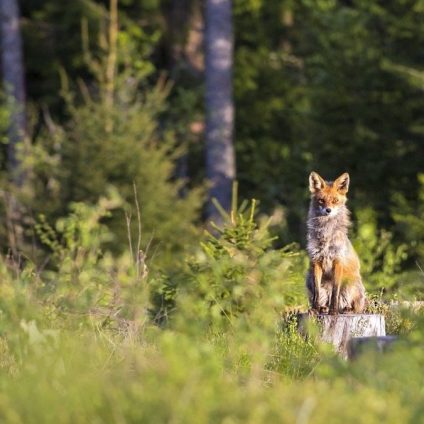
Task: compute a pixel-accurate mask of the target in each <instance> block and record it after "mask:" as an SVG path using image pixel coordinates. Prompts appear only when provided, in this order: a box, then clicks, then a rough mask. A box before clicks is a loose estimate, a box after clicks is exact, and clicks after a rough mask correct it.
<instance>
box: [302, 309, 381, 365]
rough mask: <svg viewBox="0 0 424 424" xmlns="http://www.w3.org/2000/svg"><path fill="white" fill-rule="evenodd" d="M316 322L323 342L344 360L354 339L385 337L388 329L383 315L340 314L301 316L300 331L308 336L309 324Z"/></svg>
mask: <svg viewBox="0 0 424 424" xmlns="http://www.w3.org/2000/svg"><path fill="white" fill-rule="evenodd" d="M311 319H312V320H316V321H317V323H318V327H319V334H320V338H321V340H322V341H324V342H326V343H330V344H332V345H333V346H334V349H335V350H336V352H338V353H339V354H340V355H341V356H343V357H344V358H347V357H348V350H347V345H348V342H349V340H350V339H351V338H353V337H372V336H385V335H386V328H385V321H384V316H383V315H378V314H340V315H326V314H319V315H316V316H313V315H309V314H307V313H306V314H300V315H299V321H298V323H299V330H300V331H301V332H302V333H303V334H305V335H307V334H308V329H307V327H308V325H307V324H308V322H310V320H311Z"/></svg>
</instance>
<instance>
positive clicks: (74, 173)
mask: <svg viewBox="0 0 424 424" xmlns="http://www.w3.org/2000/svg"><path fill="white" fill-rule="evenodd" d="M125 28H126V27H125ZM126 29H127V30H128V28H126ZM109 30H110V31H114V30H115V31H117V30H116V29H114V28H113V27H112V26H111V27H110V28H109ZM99 36H100V37H102V36H103V37H105V36H106V35H105V34H104V33H103V32H101V33H100V35H99ZM116 37H117V43H116V45H115V46H113V45H111V44H110V43H109V44H106V46H104V48H102V49H99V50H98V51H95V52H92V51H91V50H90V49H89V45H87V46H86V60H87V63H88V64H89V66H90V69H92V72H93V75H94V76H95V85H94V84H93V85H92V86H91V87H88V86H87V85H85V84H84V83H82V82H81V84H80V87H81V94H82V96H83V98H84V100H83V101H82V102H79V101H78V99H77V98H75V97H76V96H74V95H73V92H72V91H70V90H69V86H68V80H67V77H66V75H62V79H63V96H64V98H65V100H66V104H67V112H68V120H67V122H66V124H64V125H63V126H62V127H58V126H57V125H55V124H53V123H51V128H50V131H49V132H46V133H44V134H43V143H44V144H38V145H35V146H34V147H33V150H32V154H31V155H29V157H28V158H27V159H26V160H25V164H26V166H27V168H28V169H29V172H28V174H29V176H30V177H31V182H33V188H34V189H35V191H36V193H33V195H32V196H31V197H30V198H29V199H26V200H25V203H26V204H27V205H30V207H31V209H32V211H33V213H39V212H42V213H45V214H46V215H47V217H48V218H57V217H59V216H63V215H64V214H66V213H67V209H66V207H67V206H68V205H70V204H72V203H75V202H79V203H80V202H88V203H90V204H93V203H95V202H96V201H97V199H98V198H100V197H101V196H104V195H105V193H106V192H107V191H108V190H109V189H110V188H114V189H116V190H117V191H118V192H119V195H120V197H121V198H122V200H123V202H122V208H120V209H118V210H116V211H113V212H112V213H111V215H110V216H109V217H108V218H107V220H106V221H105V222H106V223H107V225H108V227H109V228H110V229H111V231H112V232H113V233H114V234H115V238H114V240H113V243H111V244H110V246H109V247H111V248H113V250H114V251H115V252H118V253H119V252H122V251H123V249H124V248H125V247H126V245H127V243H128V236H130V239H132V240H138V242H137V245H138V248H140V247H143V248H144V247H146V246H149V247H150V249H152V250H153V251H157V249H158V246H160V250H159V251H160V253H158V254H156V255H152V258H153V261H154V263H160V264H161V265H163V266H165V267H166V266H169V264H171V263H172V265H173V266H174V264H175V258H176V257H178V254H179V253H181V252H182V251H184V250H185V249H190V246H191V244H192V243H193V242H194V241H195V240H196V239H197V235H198V230H197V228H196V227H195V224H196V223H197V221H198V219H199V211H200V207H201V203H202V193H201V190H200V189H192V190H186V191H185V197H184V198H183V197H181V195H180V192H181V188H182V186H183V185H184V182H183V181H182V180H178V179H177V178H176V177H175V164H176V161H177V160H178V158H179V157H180V156H181V155H182V154H183V153H184V149H183V148H182V147H179V148H176V143H175V140H174V136H173V133H172V132H171V131H168V130H166V128H160V126H159V122H160V119H161V116H162V113H163V111H164V110H165V109H166V96H167V94H168V91H169V89H168V87H167V86H166V85H165V84H163V83H162V82H161V81H159V82H158V83H157V85H156V86H155V87H153V88H148V89H147V88H143V85H144V79H145V78H146V76H147V74H149V69H148V68H149V66H148V63H147V62H144V61H142V60H141V59H136V58H135V59H134V60H132V59H131V58H132V57H134V51H135V44H134V40H133V39H132V38H128V34H127V33H126V32H125V31H124V30H121V31H119V32H117V34H116ZM87 44H89V41H88V40H87ZM114 52H116V55H115V53H114ZM111 70H112V71H111ZM139 90H141V91H139ZM47 166H50V168H47ZM40 181H41V182H42V183H41V184H40ZM46 203H47V204H48V209H47V210H46V207H45V205H46ZM140 217H142V220H143V227H142V228H141V226H140Z"/></svg>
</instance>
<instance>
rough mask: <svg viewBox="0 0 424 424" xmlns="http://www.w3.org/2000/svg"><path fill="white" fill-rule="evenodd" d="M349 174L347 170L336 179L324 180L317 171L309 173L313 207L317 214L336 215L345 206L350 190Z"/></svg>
mask: <svg viewBox="0 0 424 424" xmlns="http://www.w3.org/2000/svg"><path fill="white" fill-rule="evenodd" d="M349 181H350V179H349V174H348V173H347V172H345V173H344V174H342V175H340V177H338V178H337V179H336V180H335V181H324V180H323V179H322V178H321V177H320V176H319V175H318V174H317V173H316V172H312V173H311V175H309V190H310V192H311V208H313V211H314V212H315V214H316V215H317V216H328V217H331V216H335V215H337V214H338V213H339V212H340V210H341V208H343V207H344V205H345V203H346V201H347V197H346V194H347V192H348V190H349Z"/></svg>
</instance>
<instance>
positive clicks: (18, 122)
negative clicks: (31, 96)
mask: <svg viewBox="0 0 424 424" xmlns="http://www.w3.org/2000/svg"><path fill="white" fill-rule="evenodd" d="M0 21H1V39H2V54H1V59H2V60H1V62H2V72H3V82H4V90H5V93H6V95H7V97H8V101H9V102H10V114H11V115H10V125H9V134H8V135H9V144H8V151H7V158H8V166H9V171H10V173H11V176H12V180H13V181H14V182H15V183H16V184H17V185H18V186H19V185H21V184H22V179H23V174H22V171H21V170H20V166H19V160H18V158H17V143H18V142H20V141H23V140H24V139H25V136H26V117H25V86H24V65H23V59H22V56H23V54H22V40H21V32H20V27H19V8H18V2H17V0H1V1H0Z"/></svg>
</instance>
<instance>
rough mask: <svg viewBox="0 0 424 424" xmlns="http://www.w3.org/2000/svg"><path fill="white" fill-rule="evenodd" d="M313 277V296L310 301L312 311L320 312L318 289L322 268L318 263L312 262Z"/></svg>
mask: <svg viewBox="0 0 424 424" xmlns="http://www.w3.org/2000/svg"><path fill="white" fill-rule="evenodd" d="M313 276H314V296H313V299H312V309H315V310H316V311H319V310H320V304H319V299H320V287H321V280H322V266H321V264H320V263H319V262H314V264H313Z"/></svg>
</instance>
